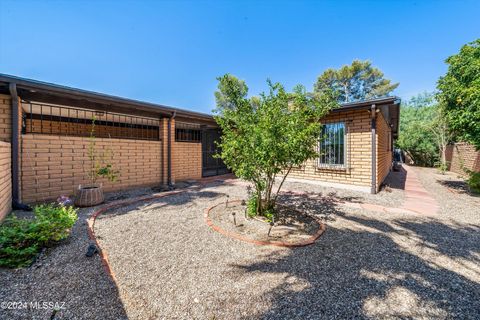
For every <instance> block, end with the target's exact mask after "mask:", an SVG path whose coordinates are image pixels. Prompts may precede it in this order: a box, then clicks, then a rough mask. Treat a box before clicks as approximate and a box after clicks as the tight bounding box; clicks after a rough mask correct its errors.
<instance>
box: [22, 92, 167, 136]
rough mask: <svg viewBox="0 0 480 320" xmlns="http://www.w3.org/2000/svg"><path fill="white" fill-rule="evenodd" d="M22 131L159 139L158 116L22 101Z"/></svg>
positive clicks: (26, 132) (62, 134)
mask: <svg viewBox="0 0 480 320" xmlns="http://www.w3.org/2000/svg"><path fill="white" fill-rule="evenodd" d="M22 108H23V110H22V120H23V121H22V133H24V134H30V133H35V134H51V135H61V136H78V137H88V136H90V133H91V131H92V124H93V123H95V127H94V128H95V129H94V130H95V132H94V134H95V136H96V137H97V138H118V139H135V140H160V122H159V120H158V119H154V118H147V117H140V116H133V115H128V114H120V113H113V112H106V111H99V110H97V111H95V110H89V109H82V108H72V107H67V106H59V105H52V104H45V103H37V102H29V101H22Z"/></svg>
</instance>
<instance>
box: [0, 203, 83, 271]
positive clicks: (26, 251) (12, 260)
mask: <svg viewBox="0 0 480 320" xmlns="http://www.w3.org/2000/svg"><path fill="white" fill-rule="evenodd" d="M34 213H35V218H34V219H19V218H17V217H16V216H11V217H8V218H7V219H6V220H5V221H4V222H3V224H2V225H0V267H10V268H15V267H25V266H28V265H30V264H31V263H32V261H33V259H34V258H35V257H36V255H37V254H38V252H39V251H40V250H41V249H42V248H43V247H47V246H50V245H51V244H53V243H55V242H57V241H60V240H62V239H65V238H66V237H68V235H69V232H70V229H71V228H72V226H73V225H74V224H75V221H77V213H76V209H74V208H72V207H64V206H56V205H54V204H47V205H39V206H36V207H35V208H34Z"/></svg>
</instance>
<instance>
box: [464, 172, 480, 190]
mask: <svg viewBox="0 0 480 320" xmlns="http://www.w3.org/2000/svg"><path fill="white" fill-rule="evenodd" d="M467 183H468V186H469V187H470V190H471V191H472V192H474V193H480V172H470V177H469V178H468V180H467Z"/></svg>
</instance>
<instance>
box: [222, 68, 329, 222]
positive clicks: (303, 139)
mask: <svg viewBox="0 0 480 320" xmlns="http://www.w3.org/2000/svg"><path fill="white" fill-rule="evenodd" d="M218 80H219V84H218V91H217V92H215V97H216V102H217V108H216V109H215V110H214V112H215V114H216V115H215V119H216V121H217V123H218V125H219V126H220V128H221V129H222V137H221V141H220V143H219V146H220V148H221V153H220V154H219V156H220V157H221V158H222V159H223V161H224V162H225V164H226V165H227V166H228V167H229V168H230V169H231V170H233V172H234V173H235V174H236V175H237V176H238V177H240V178H243V179H245V180H247V181H250V182H252V184H253V186H254V192H253V194H252V195H251V198H250V199H249V203H250V204H251V206H250V207H253V208H254V212H251V213H252V214H261V215H267V216H268V215H271V214H273V213H274V210H275V203H276V200H277V197H278V193H279V191H280V189H281V188H282V185H283V183H284V181H285V179H286V177H287V176H288V174H289V173H290V171H291V169H292V168H293V167H295V166H299V165H301V164H302V163H304V162H305V161H306V160H307V159H310V158H313V157H316V156H318V154H317V151H316V148H315V146H316V145H317V143H318V141H319V138H320V133H321V124H320V119H321V118H322V117H323V116H325V114H326V113H327V112H328V111H329V110H330V109H332V108H333V107H335V106H336V105H337V104H336V102H335V99H334V96H333V94H332V92H331V91H330V90H325V91H323V92H318V93H317V94H315V95H309V94H307V93H306V91H305V89H304V88H303V87H301V86H297V87H296V88H295V89H294V91H293V92H292V93H287V92H286V91H285V89H284V87H283V86H282V85H281V84H279V83H272V82H270V81H268V86H269V91H268V93H262V94H260V96H258V97H252V98H247V93H248V87H247V85H246V84H245V82H244V81H241V80H239V79H237V78H236V77H234V76H232V75H229V74H226V75H224V76H222V77H220V78H218ZM281 175H283V178H282V179H281V182H280V184H279V185H278V187H277V189H276V192H274V191H273V188H274V183H275V179H276V178H277V176H281ZM252 204H253V205H252Z"/></svg>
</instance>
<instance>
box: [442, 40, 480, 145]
mask: <svg viewBox="0 0 480 320" xmlns="http://www.w3.org/2000/svg"><path fill="white" fill-rule="evenodd" d="M446 62H447V64H448V65H449V67H448V71H447V74H446V75H445V76H443V77H441V78H440V80H439V81H438V85H437V88H438V89H439V90H440V92H439V94H438V100H439V101H440V103H441V104H442V105H444V106H445V115H446V117H447V121H448V124H449V126H450V128H451V129H452V130H453V132H454V133H455V135H456V137H457V138H458V139H459V140H463V141H466V142H470V143H472V144H473V145H475V146H476V147H477V149H480V39H477V40H475V41H473V42H471V43H468V44H466V45H464V46H463V47H462V48H461V49H460V53H458V54H456V55H453V56H451V57H449V58H448V59H447V60H446Z"/></svg>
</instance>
